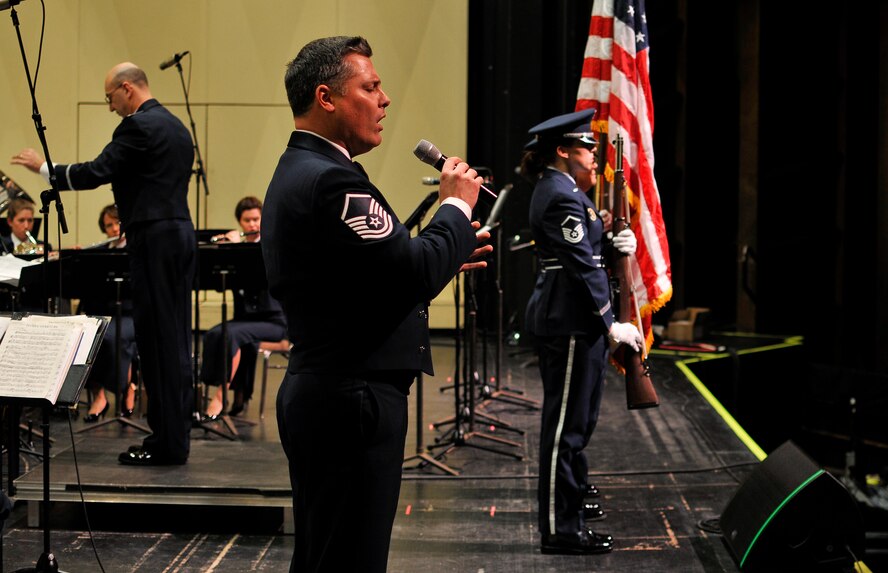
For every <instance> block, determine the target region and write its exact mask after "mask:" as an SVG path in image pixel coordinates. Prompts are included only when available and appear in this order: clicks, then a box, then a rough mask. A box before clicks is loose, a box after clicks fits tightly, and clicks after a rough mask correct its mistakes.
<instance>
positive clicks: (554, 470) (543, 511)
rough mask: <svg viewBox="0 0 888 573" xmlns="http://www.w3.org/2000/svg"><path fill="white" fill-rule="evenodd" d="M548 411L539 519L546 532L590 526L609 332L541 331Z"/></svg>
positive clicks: (543, 427)
mask: <svg viewBox="0 0 888 573" xmlns="http://www.w3.org/2000/svg"><path fill="white" fill-rule="evenodd" d="M537 345H538V348H537V351H538V354H539V364H540V374H541V376H542V379H543V390H544V395H543V413H542V421H541V428H540V481H539V488H538V492H537V495H538V501H539V525H540V532H541V533H542V534H543V535H548V534H556V533H561V534H576V532H577V531H579V530H580V529H581V528H583V527H584V520H583V509H582V507H583V494H584V490H585V486H586V476H587V474H588V471H589V465H588V462H587V460H586V454H585V453H584V452H583V450H584V449H585V448H586V446H587V445H588V444H589V440H590V438H591V437H592V432H593V431H594V430H595V425H596V424H597V423H598V412H599V408H600V406H601V397H602V392H603V390H604V373H605V367H606V365H607V352H608V347H607V339H606V338H605V337H604V336H582V335H576V336H555V337H551V336H538V337H537Z"/></svg>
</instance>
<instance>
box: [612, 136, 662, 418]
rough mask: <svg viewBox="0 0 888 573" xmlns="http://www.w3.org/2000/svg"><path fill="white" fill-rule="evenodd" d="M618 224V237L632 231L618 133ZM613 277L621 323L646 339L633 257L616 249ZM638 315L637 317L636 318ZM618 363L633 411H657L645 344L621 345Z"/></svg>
mask: <svg viewBox="0 0 888 573" xmlns="http://www.w3.org/2000/svg"><path fill="white" fill-rule="evenodd" d="M614 147H615V154H614V155H615V161H614V186H613V189H614V192H615V193H616V196H615V197H614V223H613V232H614V235H617V234H618V233H619V232H620V231H622V230H623V229H628V228H629V199H628V198H627V197H626V179H625V176H624V174H623V137H622V136H621V135H619V134H617V138H616V140H614ZM613 257H614V268H613V275H614V278H615V279H616V283H617V293H616V294H617V297H616V298H617V300H618V301H619V308H618V309H617V314H618V316H617V320H618V321H619V322H628V323H632V322H634V323H635V325H636V326H637V327H638V329H639V330H640V331H641V337H642V339H643V338H644V330H643V328H644V327H643V326H642V322H641V311H640V310H639V308H638V300H637V299H636V298H635V293H634V288H633V284H632V274H631V267H630V262H631V259H630V257H632V258H634V257H635V255H627V254H624V253H621V252H619V251H617V250H616V249H614V253H613ZM633 315H634V316H633ZM614 360H615V362H616V364H618V365H620V366H622V368H623V371H624V372H625V374H626V407H627V408H629V409H630V410H638V409H641V408H653V407H656V406H659V405H660V399H659V398H658V397H657V391H656V390H655V389H654V385H653V383H652V381H651V372H650V365H649V364H648V362H647V356H646V347H645V344H644V343H643V344H642V347H641V351H635V350H634V349H633V348H632V347H631V346H629V345H628V344H621V345H620V346H619V347H618V348H617V349H616V351H615V352H614Z"/></svg>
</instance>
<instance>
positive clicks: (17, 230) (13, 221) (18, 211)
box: [0, 197, 52, 254]
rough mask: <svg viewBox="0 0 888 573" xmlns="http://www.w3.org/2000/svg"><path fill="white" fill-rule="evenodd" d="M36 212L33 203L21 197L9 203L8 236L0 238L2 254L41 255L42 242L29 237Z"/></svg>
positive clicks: (7, 214) (7, 216)
mask: <svg viewBox="0 0 888 573" xmlns="http://www.w3.org/2000/svg"><path fill="white" fill-rule="evenodd" d="M36 210H37V209H36V207H35V205H34V203H31V202H30V201H28V200H27V199H24V198H22V197H17V198H15V199H13V200H11V201H10V202H9V208H8V210H7V211H6V223H7V224H8V225H9V230H10V234H9V235H8V236H7V235H2V236H0V243H2V249H3V253H4V254H5V253H10V254H16V253H17V254H43V241H40V240H38V239H37V238H36V237H34V236H33V235H31V231H33V230H34V212H35V211H36ZM50 248H52V247H50Z"/></svg>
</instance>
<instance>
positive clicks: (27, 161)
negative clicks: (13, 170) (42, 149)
mask: <svg viewBox="0 0 888 573" xmlns="http://www.w3.org/2000/svg"><path fill="white" fill-rule="evenodd" d="M10 163H12V164H13V165H24V166H25V167H27V168H28V169H30V170H31V171H33V172H34V173H40V166H42V165H43V163H44V161H43V156H42V155H40V154H39V153H37V152H36V151H35V150H33V149H31V148H30V147H28V148H25V149H22V150H21V151H19V152H18V153H16V154H15V155H13V156H12V159H11V160H10Z"/></svg>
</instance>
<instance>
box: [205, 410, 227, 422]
mask: <svg viewBox="0 0 888 573" xmlns="http://www.w3.org/2000/svg"><path fill="white" fill-rule="evenodd" d="M220 417H222V414H207V413H206V412H204V414H203V416H201V417H200V421H201V422H215V421H216V420H218V419H219V418H220Z"/></svg>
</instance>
